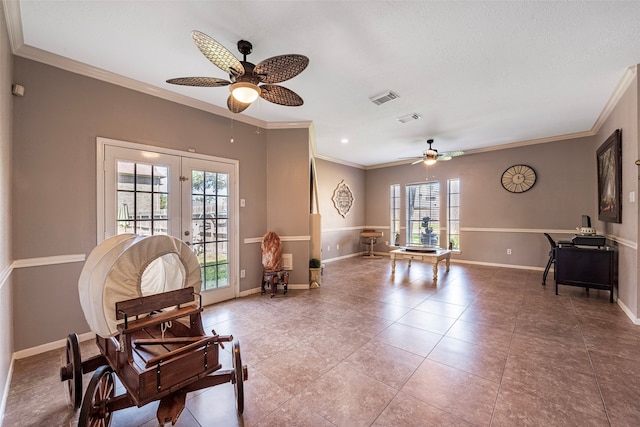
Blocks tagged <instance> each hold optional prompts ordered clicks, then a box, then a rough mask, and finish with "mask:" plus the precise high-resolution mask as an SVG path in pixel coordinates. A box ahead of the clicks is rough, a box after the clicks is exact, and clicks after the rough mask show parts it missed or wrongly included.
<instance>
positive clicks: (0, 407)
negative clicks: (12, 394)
mask: <svg viewBox="0 0 640 427" xmlns="http://www.w3.org/2000/svg"><path fill="white" fill-rule="evenodd" d="M14 360H15V357H13V356H12V357H11V363H10V364H9V372H7V381H6V382H5V384H4V392H3V393H2V401H1V402H0V427H2V424H3V421H4V411H5V410H6V409H7V399H8V398H9V386H10V385H11V377H12V376H13V361H14Z"/></svg>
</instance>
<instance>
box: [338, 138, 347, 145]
mask: <svg viewBox="0 0 640 427" xmlns="http://www.w3.org/2000/svg"><path fill="white" fill-rule="evenodd" d="M340 142H342V143H343V144H347V143H348V142H349V140H348V139H347V138H342V139H341V140H340Z"/></svg>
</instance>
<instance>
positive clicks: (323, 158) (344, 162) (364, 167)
mask: <svg viewBox="0 0 640 427" xmlns="http://www.w3.org/2000/svg"><path fill="white" fill-rule="evenodd" d="M315 158H316V159H320V160H325V161H327V162H331V163H338V164H340V165H345V166H350V167H352V168H356V169H364V170H367V169H368V167H367V166H362V165H359V164H357V163H353V162H350V161H348V160H341V159H335V158H333V157H329V156H323V155H322V154H316V155H315Z"/></svg>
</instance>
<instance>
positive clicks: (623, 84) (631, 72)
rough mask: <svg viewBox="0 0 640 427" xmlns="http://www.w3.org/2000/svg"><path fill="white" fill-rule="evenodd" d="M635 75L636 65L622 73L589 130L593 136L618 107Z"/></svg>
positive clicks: (636, 71)
mask: <svg viewBox="0 0 640 427" xmlns="http://www.w3.org/2000/svg"><path fill="white" fill-rule="evenodd" d="M637 73H638V66H637V65H632V66H630V67H628V68H627V69H626V70H625V71H624V74H623V75H622V77H621V78H620V81H619V82H618V85H617V86H616V88H615V90H614V91H613V93H612V94H611V96H610V97H609V101H607V103H606V105H605V106H604V108H603V109H602V112H601V113H600V115H599V116H598V118H597V119H596V121H595V123H594V124H593V127H592V128H591V131H592V132H593V134H594V135H595V134H597V133H598V132H599V131H600V128H601V127H602V125H603V124H604V122H605V121H607V119H608V118H609V116H610V115H611V112H612V111H613V109H614V108H615V107H616V105H618V102H619V101H620V98H622V95H624V93H625V92H626V91H627V89H628V88H629V86H630V85H631V82H633V80H634V79H635V78H636V75H637Z"/></svg>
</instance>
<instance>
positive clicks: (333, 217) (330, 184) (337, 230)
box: [316, 159, 388, 261]
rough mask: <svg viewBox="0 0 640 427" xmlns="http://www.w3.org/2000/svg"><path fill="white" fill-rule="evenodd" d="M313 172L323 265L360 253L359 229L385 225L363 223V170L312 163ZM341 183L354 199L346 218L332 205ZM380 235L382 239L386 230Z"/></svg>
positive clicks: (364, 189)
mask: <svg viewBox="0 0 640 427" xmlns="http://www.w3.org/2000/svg"><path fill="white" fill-rule="evenodd" d="M316 169H317V176H318V204H319V213H320V215H321V218H322V219H321V223H322V260H323V261H327V260H331V259H335V258H340V257H344V256H348V255H351V254H354V253H358V252H361V251H364V250H365V248H364V247H363V246H362V245H361V244H360V232H361V231H362V229H363V228H364V227H365V226H372V227H375V226H376V225H380V224H387V223H388V220H385V221H384V222H382V223H380V224H378V223H375V224H372V223H367V222H366V214H365V212H366V209H367V202H366V199H367V196H366V188H365V171H364V169H359V168H355V167H351V166H346V165H343V164H340V163H334V162H330V161H327V160H323V159H316ZM343 180H344V182H345V183H346V184H348V185H349V188H350V189H351V191H352V192H353V194H354V197H355V200H354V202H353V206H352V207H351V210H350V211H349V213H348V214H347V215H346V217H342V215H340V214H339V213H338V211H337V210H336V208H335V207H334V205H333V201H332V197H333V193H334V191H335V189H336V187H337V186H338V184H339V183H340V182H341V181H343ZM387 204H388V202H387ZM384 232H385V235H386V233H387V232H388V230H384Z"/></svg>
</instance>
